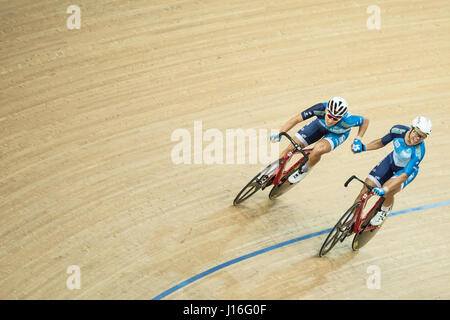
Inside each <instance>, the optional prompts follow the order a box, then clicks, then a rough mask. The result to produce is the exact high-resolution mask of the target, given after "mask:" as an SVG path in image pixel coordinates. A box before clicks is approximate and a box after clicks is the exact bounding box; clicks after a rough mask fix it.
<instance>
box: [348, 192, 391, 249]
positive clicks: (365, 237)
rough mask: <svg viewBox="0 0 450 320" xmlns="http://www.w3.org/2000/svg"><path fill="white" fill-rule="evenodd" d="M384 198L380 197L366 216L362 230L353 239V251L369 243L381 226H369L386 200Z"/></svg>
mask: <svg viewBox="0 0 450 320" xmlns="http://www.w3.org/2000/svg"><path fill="white" fill-rule="evenodd" d="M384 200H385V199H384V198H380V199H379V200H378V201H377V203H376V204H375V205H374V206H373V207H372V209H371V211H370V212H369V213H368V214H367V217H366V218H365V220H364V222H363V223H362V225H361V228H362V230H361V231H360V232H358V233H357V234H355V236H354V237H353V241H352V249H353V251H357V250H359V249H361V248H362V247H363V246H365V245H366V244H367V242H369V241H370V239H372V238H373V237H374V236H375V234H376V233H377V232H378V230H379V229H380V227H381V226H378V227H377V228H375V229H373V227H372V228H368V227H369V225H370V220H371V219H372V218H373V217H374V216H375V214H376V213H377V211H378V210H379V209H380V208H381V205H382V204H383V202H384Z"/></svg>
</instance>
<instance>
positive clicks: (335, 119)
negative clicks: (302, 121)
mask: <svg viewBox="0 0 450 320" xmlns="http://www.w3.org/2000/svg"><path fill="white" fill-rule="evenodd" d="M327 117H328V118H329V119H331V120H334V121H339V120H340V119H341V118H338V117H335V116H333V115H331V114H329V113H327Z"/></svg>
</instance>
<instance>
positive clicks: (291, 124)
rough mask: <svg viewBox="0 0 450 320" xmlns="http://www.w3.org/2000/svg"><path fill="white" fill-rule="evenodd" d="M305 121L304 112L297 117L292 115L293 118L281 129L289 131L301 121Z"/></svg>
mask: <svg viewBox="0 0 450 320" xmlns="http://www.w3.org/2000/svg"><path fill="white" fill-rule="evenodd" d="M302 121H303V117H302V114H301V113H300V114H298V115H296V116H295V117H292V118H291V119H289V120H288V122H286V123H285V124H284V125H283V126H282V127H281V129H280V132H288V131H289V130H291V129H292V128H293V127H294V126H295V125H296V124H298V123H300V122H302Z"/></svg>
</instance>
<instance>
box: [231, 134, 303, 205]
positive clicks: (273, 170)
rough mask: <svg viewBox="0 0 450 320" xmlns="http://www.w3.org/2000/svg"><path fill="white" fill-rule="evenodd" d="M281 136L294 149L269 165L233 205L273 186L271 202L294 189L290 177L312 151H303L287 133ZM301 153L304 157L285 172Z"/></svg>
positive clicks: (247, 186) (237, 197) (238, 196)
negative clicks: (294, 157) (290, 162)
mask: <svg viewBox="0 0 450 320" xmlns="http://www.w3.org/2000/svg"><path fill="white" fill-rule="evenodd" d="M279 135H280V136H285V137H286V138H287V139H288V140H289V141H290V142H291V143H292V144H293V145H294V149H293V150H292V151H289V152H288V153H287V154H286V156H284V157H283V158H280V159H278V160H275V161H274V162H272V163H271V164H269V165H268V166H267V167H266V168H264V169H263V170H262V171H261V172H259V173H258V174H257V175H256V176H255V177H254V178H253V179H252V180H250V182H249V183H247V185H246V186H245V187H244V188H243V189H242V190H241V191H240V192H239V193H238V194H237V196H236V198H235V199H234V201H233V205H238V204H240V203H242V202H243V201H245V200H247V199H248V198H250V197H251V196H252V195H254V194H255V193H256V192H257V191H259V190H264V189H265V188H267V187H270V186H272V185H273V188H272V190H271V191H270V193H269V199H271V200H273V199H276V198H278V197H279V196H281V195H282V194H284V193H286V192H287V191H288V190H289V189H291V188H292V186H293V184H291V183H290V182H289V181H288V178H289V176H290V175H291V174H293V173H295V171H297V170H298V169H299V168H301V167H302V166H303V165H304V164H305V163H306V162H307V161H308V159H309V157H308V155H309V154H310V153H311V151H312V149H305V150H303V149H302V147H301V146H300V145H299V144H298V143H296V142H295V140H294V139H292V137H291V136H290V135H289V134H288V133H286V132H281V133H280V134H279ZM299 153H300V154H301V155H302V157H301V158H300V159H299V160H298V161H297V162H296V163H295V164H294V165H293V166H291V167H290V168H289V169H288V170H284V169H285V167H286V165H287V163H288V162H289V160H290V159H291V158H292V157H293V156H294V155H295V154H299Z"/></svg>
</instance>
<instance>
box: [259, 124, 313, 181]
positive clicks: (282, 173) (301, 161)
mask: <svg viewBox="0 0 450 320" xmlns="http://www.w3.org/2000/svg"><path fill="white" fill-rule="evenodd" d="M280 136H285V137H286V138H288V139H289V140H290V141H291V143H292V144H293V145H294V150H293V151H289V152H288V153H287V154H286V155H285V156H284V157H283V159H282V163H281V164H280V165H279V167H278V169H277V170H276V171H275V172H274V173H273V174H272V175H271V176H270V177H269V179H268V180H270V179H271V178H272V177H273V176H274V175H275V178H274V180H273V185H275V186H277V185H279V184H280V180H281V178H282V177H284V176H285V175H286V173H288V172H290V171H291V170H293V169H294V168H296V167H298V168H299V167H300V166H301V165H303V164H305V163H306V162H307V161H308V159H309V158H308V155H309V153H310V152H311V151H312V149H304V150H303V149H302V148H301V146H300V145H299V144H297V143H296V142H295V141H294V140H293V139H292V138H291V136H289V135H288V134H287V133H286V132H281V133H280ZM297 153H301V154H302V155H303V157H302V158H300V159H299V160H298V161H297V162H296V163H295V164H293V165H292V166H291V167H290V168H289V170H287V171H284V167H285V166H286V164H287V163H288V161H289V160H290V159H291V158H292V156H293V155H294V154H297ZM283 182H284V181H283Z"/></svg>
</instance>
